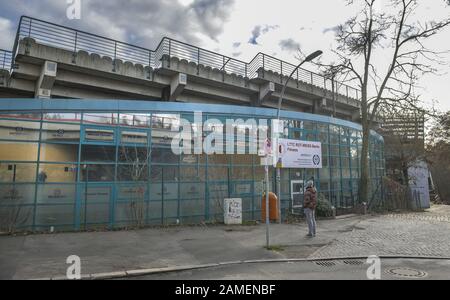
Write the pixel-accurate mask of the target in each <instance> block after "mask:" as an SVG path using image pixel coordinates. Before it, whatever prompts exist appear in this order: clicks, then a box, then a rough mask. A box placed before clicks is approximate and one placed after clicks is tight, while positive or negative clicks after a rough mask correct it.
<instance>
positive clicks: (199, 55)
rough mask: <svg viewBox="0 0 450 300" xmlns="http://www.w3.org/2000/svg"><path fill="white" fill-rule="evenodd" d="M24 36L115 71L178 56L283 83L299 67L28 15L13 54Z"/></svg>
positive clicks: (325, 83) (313, 77) (353, 92)
mask: <svg viewBox="0 0 450 300" xmlns="http://www.w3.org/2000/svg"><path fill="white" fill-rule="evenodd" d="M24 38H32V39H34V40H35V41H36V42H37V43H39V44H44V45H48V46H51V47H56V48H61V49H65V50H68V51H71V52H73V54H74V57H76V55H77V53H78V52H79V51H85V52H87V53H88V54H98V55H100V56H107V57H110V58H111V59H112V60H113V70H115V66H116V60H121V61H123V62H131V63H133V64H140V65H142V66H144V67H146V66H148V67H150V68H152V69H158V68H161V66H162V62H163V60H164V59H168V63H169V66H170V63H171V58H175V57H176V58H178V59H179V60H186V61H188V62H189V63H195V64H196V66H197V70H198V72H199V70H200V68H201V67H202V66H203V67H205V68H208V67H209V68H212V69H216V70H219V71H220V72H223V73H224V74H225V73H228V74H235V75H237V76H242V77H244V78H248V79H254V78H257V77H259V76H261V74H260V71H261V70H264V72H263V73H262V76H264V75H265V72H266V71H271V72H273V73H274V74H275V73H276V74H278V75H279V77H280V83H283V82H284V80H286V76H289V75H290V73H291V72H292V71H293V70H294V69H295V67H296V66H295V65H293V64H291V63H288V62H285V61H282V60H280V59H277V58H275V57H273V56H270V55H267V54H264V53H258V54H257V55H256V56H255V58H253V60H252V61H251V62H250V63H246V62H244V61H241V60H238V59H235V58H231V57H228V56H225V55H222V54H219V53H215V52H212V51H209V50H206V49H202V48H199V47H196V46H193V45H190V44H187V43H183V42H180V41H177V40H174V39H171V38H167V37H165V38H163V39H162V40H161V42H160V43H159V45H158V47H157V48H156V50H154V51H153V50H149V49H145V48H142V47H138V46H134V45H131V44H128V43H123V42H120V41H116V40H113V39H110V38H105V37H102V36H99V35H95V34H92V33H87V32H84V31H80V30H76V29H73V28H69V27H65V26H61V25H57V24H54V23H50V22H46V21H42V20H38V19H35V18H30V17H26V16H22V17H21V19H20V23H19V27H18V30H17V36H16V41H15V45H14V49H13V53H17V47H18V43H19V41H20V40H22V39H24ZM14 56H15V55H14ZM12 63H13V61H11V59H10V60H9V64H10V65H11V64H12ZM5 65H6V64H5ZM294 79H296V82H297V87H299V85H300V83H301V82H303V83H306V84H310V85H311V87H313V86H316V87H319V88H322V89H324V90H325V91H332V82H331V80H330V79H328V78H326V77H324V76H322V75H319V74H316V73H313V72H311V71H308V70H305V69H299V70H298V71H297V73H296V74H295V75H294ZM335 86H336V92H337V94H339V95H341V96H344V97H347V102H348V100H349V99H355V100H358V99H359V95H360V93H359V91H358V90H357V89H355V88H353V87H350V86H348V85H345V84H341V83H336V84H335Z"/></svg>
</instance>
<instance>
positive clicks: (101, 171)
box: [80, 164, 115, 182]
mask: <svg viewBox="0 0 450 300" xmlns="http://www.w3.org/2000/svg"><path fill="white" fill-rule="evenodd" d="M114 172H115V167H114V165H91V164H88V165H82V166H81V172H80V177H81V181H84V182H86V181H87V182H109V181H114Z"/></svg>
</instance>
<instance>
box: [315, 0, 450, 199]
mask: <svg viewBox="0 0 450 300" xmlns="http://www.w3.org/2000/svg"><path fill="white" fill-rule="evenodd" d="M376 1H377V0H348V1H347V2H348V5H360V6H361V7H362V8H361V11H360V13H359V14H358V15H357V16H355V17H352V18H350V19H349V20H348V21H347V22H346V23H345V24H343V25H340V26H338V27H337V30H336V42H337V48H336V49H335V50H333V52H334V54H335V55H336V57H337V62H333V63H329V64H324V63H321V62H319V63H317V64H318V65H319V67H321V68H322V70H323V71H324V72H325V73H329V74H330V73H331V74H336V73H339V74H340V76H341V78H343V79H340V80H341V81H345V82H356V83H357V84H358V85H359V87H360V89H361V117H362V127H363V145H362V153H361V177H360V190H359V195H360V198H359V199H360V201H364V199H369V145H370V130H371V129H372V128H373V127H374V124H375V123H376V122H377V116H378V115H379V112H380V110H381V109H386V110H389V109H392V108H394V107H395V108H399V109H402V108H408V109H410V108H416V109H422V107H421V102H420V95H418V94H417V93H416V88H418V87H419V85H418V81H419V79H420V77H421V76H423V75H424V74H429V73H431V74H437V73H438V70H437V69H436V68H435V67H434V66H436V65H438V64H440V65H442V64H444V63H445V62H444V61H443V58H442V54H444V52H439V51H435V50H432V49H429V48H427V47H426V45H425V43H424V42H425V40H427V39H429V38H431V37H433V36H435V35H437V34H438V33H439V32H440V31H442V29H444V28H445V27H447V26H448V25H449V24H450V18H448V19H444V20H440V21H435V20H433V21H428V22H426V21H416V20H414V18H413V17H414V16H415V12H416V10H417V8H418V1H416V0H390V1H388V2H389V4H386V2H387V1H385V2H384V5H385V6H386V7H388V8H389V10H390V13H385V12H378V11H377V9H376V8H377V6H376V3H378V2H376ZM378 51H379V52H382V53H383V54H384V55H385V56H384V57H386V55H387V57H388V59H387V62H386V64H385V65H379V64H378V65H375V58H374V57H375V54H376V53H377V52H378ZM386 53H387V54H386Z"/></svg>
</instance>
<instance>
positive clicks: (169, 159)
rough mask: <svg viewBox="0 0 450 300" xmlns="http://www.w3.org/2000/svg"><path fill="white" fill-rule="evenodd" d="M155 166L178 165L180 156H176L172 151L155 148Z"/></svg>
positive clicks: (153, 159)
mask: <svg viewBox="0 0 450 300" xmlns="http://www.w3.org/2000/svg"><path fill="white" fill-rule="evenodd" d="M151 157H152V163H153V164H155V163H156V164H178V163H179V161H180V156H178V155H175V154H174V153H173V152H172V150H171V149H164V148H153V149H152V153H151Z"/></svg>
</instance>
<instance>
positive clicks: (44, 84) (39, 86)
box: [35, 61, 58, 98]
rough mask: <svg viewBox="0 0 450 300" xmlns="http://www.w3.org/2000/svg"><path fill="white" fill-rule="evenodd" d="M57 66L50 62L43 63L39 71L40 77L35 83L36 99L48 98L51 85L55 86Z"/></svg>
mask: <svg viewBox="0 0 450 300" xmlns="http://www.w3.org/2000/svg"><path fill="white" fill-rule="evenodd" d="M57 70H58V64H57V63H55V62H52V61H45V62H44V65H43V66H42V69H41V75H40V76H39V78H38V80H37V81H36V90H35V97H36V98H50V97H51V93H52V88H53V85H54V84H55V79H56V73H57Z"/></svg>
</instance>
